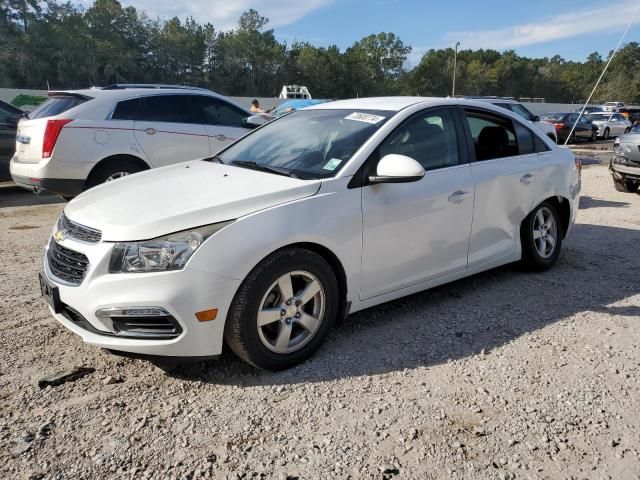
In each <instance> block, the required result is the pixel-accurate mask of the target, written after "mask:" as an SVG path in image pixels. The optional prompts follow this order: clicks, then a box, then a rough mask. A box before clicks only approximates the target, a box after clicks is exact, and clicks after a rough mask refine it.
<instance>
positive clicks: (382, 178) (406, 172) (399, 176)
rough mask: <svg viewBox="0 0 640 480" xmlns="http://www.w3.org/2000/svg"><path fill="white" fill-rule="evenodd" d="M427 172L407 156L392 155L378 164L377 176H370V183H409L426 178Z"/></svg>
mask: <svg viewBox="0 0 640 480" xmlns="http://www.w3.org/2000/svg"><path fill="white" fill-rule="evenodd" d="M424 174H425V171H424V168H422V165H420V164H419V163H418V162H416V161H415V160H414V159H413V158H411V157H407V156H406V155H396V154H395V153H391V154H389V155H385V156H384V157H382V158H381V159H380V161H379V162H378V166H377V168H376V175H371V176H369V182H370V183H409V182H417V181H418V180H420V179H421V178H422V177H424Z"/></svg>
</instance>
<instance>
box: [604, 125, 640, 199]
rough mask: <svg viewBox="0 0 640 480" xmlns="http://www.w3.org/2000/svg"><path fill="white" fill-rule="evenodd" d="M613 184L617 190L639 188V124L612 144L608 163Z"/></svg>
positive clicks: (635, 189) (627, 190) (629, 190)
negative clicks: (611, 152)
mask: <svg viewBox="0 0 640 480" xmlns="http://www.w3.org/2000/svg"><path fill="white" fill-rule="evenodd" d="M609 171H610V172H611V175H612V176H613V185H614V186H615V187H616V190H618V191H619V192H636V191H638V188H640V126H637V127H633V128H632V129H631V131H630V132H629V133H627V134H625V135H622V136H620V137H618V138H617V139H616V141H615V143H614V144H613V158H612V159H611V161H610V163H609Z"/></svg>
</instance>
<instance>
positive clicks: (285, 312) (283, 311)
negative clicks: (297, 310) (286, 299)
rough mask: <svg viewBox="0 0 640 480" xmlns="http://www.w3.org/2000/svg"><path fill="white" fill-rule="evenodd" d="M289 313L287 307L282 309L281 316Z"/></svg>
mask: <svg viewBox="0 0 640 480" xmlns="http://www.w3.org/2000/svg"><path fill="white" fill-rule="evenodd" d="M286 314H287V311H286V310H285V309H282V310H280V316H281V317H284V316H285V315H286Z"/></svg>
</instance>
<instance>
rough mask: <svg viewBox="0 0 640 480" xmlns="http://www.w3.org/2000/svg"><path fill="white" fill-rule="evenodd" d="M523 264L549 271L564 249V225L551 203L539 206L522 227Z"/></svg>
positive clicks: (523, 222) (524, 221)
mask: <svg viewBox="0 0 640 480" xmlns="http://www.w3.org/2000/svg"><path fill="white" fill-rule="evenodd" d="M520 243H521V245H522V263H523V264H524V265H525V266H527V267H528V268H530V269H532V270H538V271H543V270H548V269H549V268H551V267H552V266H553V264H554V263H556V260H558V256H559V255H560V249H561V248H562V224H561V220H560V216H559V215H558V212H557V210H556V208H555V206H554V205H553V204H552V203H550V202H543V203H542V204H540V205H538V207H536V208H535V209H534V210H533V211H532V212H531V213H530V214H529V215H527V217H526V218H525V219H524V220H523V221H522V225H520Z"/></svg>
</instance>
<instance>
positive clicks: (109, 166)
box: [86, 158, 145, 189]
mask: <svg viewBox="0 0 640 480" xmlns="http://www.w3.org/2000/svg"><path fill="white" fill-rule="evenodd" d="M142 170H145V168H144V167H143V166H142V165H140V164H139V163H138V162H136V161H134V160H129V159H126V158H122V159H114V160H109V161H107V162H106V163H103V164H100V165H98V166H97V167H96V168H95V169H94V170H93V171H92V172H91V175H89V178H88V179H87V184H86V188H87V189H89V188H93V187H95V186H97V185H100V184H102V183H105V182H111V181H113V180H117V179H119V178H122V177H126V176H127V175H131V174H133V173H138V172H141V171H142Z"/></svg>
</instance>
